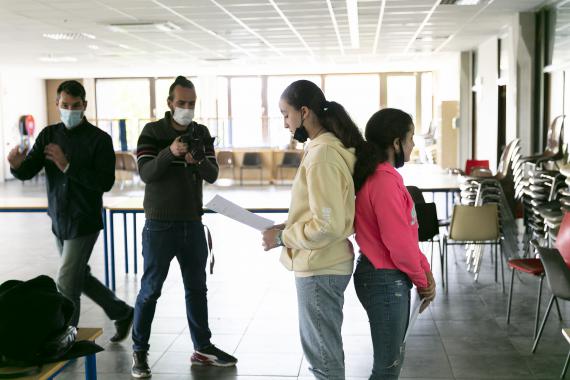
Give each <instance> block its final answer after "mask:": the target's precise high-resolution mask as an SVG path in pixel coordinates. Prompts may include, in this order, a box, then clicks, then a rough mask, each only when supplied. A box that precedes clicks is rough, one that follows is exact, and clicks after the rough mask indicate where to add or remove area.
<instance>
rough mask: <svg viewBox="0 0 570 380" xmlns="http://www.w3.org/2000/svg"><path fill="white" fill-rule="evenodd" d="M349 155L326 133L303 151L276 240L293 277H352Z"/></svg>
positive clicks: (351, 152)
mask: <svg viewBox="0 0 570 380" xmlns="http://www.w3.org/2000/svg"><path fill="white" fill-rule="evenodd" d="M354 152H355V150H354V148H350V149H347V148H345V147H344V145H343V144H342V143H341V142H340V140H339V139H338V138H337V137H336V136H335V135H334V134H332V133H330V132H326V133H323V134H321V135H319V136H317V138H315V139H314V140H311V141H310V143H309V144H308V146H307V148H306V151H305V154H304V156H303V160H302V161H301V165H300V167H299V170H298V171H297V175H296V176H295V180H294V182H293V188H292V190H291V205H290V207H289V216H288V218H287V223H286V228H285V230H283V236H282V239H283V244H284V245H285V246H284V247H283V251H282V252H281V263H282V264H283V265H284V266H285V267H286V268H287V269H289V270H292V271H295V275H296V276H299V277H307V276H315V275H322V274H351V273H352V269H353V263H354V252H353V249H352V244H351V243H350V241H348V239H347V237H348V236H350V235H351V234H352V233H353V222H354V182H353V180H352V173H353V171H354V163H355V162H356V156H355V154H354Z"/></svg>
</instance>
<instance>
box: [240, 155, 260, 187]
mask: <svg viewBox="0 0 570 380" xmlns="http://www.w3.org/2000/svg"><path fill="white" fill-rule="evenodd" d="M251 169H253V170H259V184H260V185H262V184H263V166H262V162H261V153H259V152H246V153H245V154H244V156H243V161H242V163H241V167H240V168H239V184H240V186H243V171H244V170H251Z"/></svg>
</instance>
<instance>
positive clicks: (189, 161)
mask: <svg viewBox="0 0 570 380" xmlns="http://www.w3.org/2000/svg"><path fill="white" fill-rule="evenodd" d="M184 161H186V163H187V164H197V163H198V161H197V160H195V159H194V156H192V153H190V152H188V153H186V154H185V155H184Z"/></svg>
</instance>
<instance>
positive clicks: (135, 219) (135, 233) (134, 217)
mask: <svg viewBox="0 0 570 380" xmlns="http://www.w3.org/2000/svg"><path fill="white" fill-rule="evenodd" d="M133 240H134V245H133V247H134V251H135V253H134V256H133V266H134V267H135V268H134V272H135V274H137V266H138V265H137V213H136V211H134V212H133Z"/></svg>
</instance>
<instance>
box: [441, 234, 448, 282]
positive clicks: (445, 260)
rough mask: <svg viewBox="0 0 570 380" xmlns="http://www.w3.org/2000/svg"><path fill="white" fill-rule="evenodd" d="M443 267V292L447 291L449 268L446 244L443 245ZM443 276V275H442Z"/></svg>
mask: <svg viewBox="0 0 570 380" xmlns="http://www.w3.org/2000/svg"><path fill="white" fill-rule="evenodd" d="M443 264H444V265H443V266H444V267H445V284H447V286H446V288H445V291H446V292H447V291H448V289H449V273H448V272H449V267H448V262H447V244H444V254H443ZM442 275H443V274H442Z"/></svg>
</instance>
